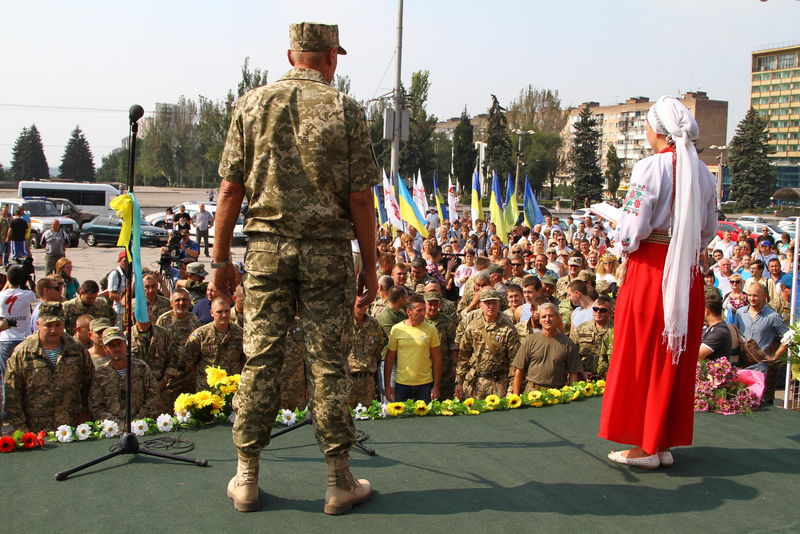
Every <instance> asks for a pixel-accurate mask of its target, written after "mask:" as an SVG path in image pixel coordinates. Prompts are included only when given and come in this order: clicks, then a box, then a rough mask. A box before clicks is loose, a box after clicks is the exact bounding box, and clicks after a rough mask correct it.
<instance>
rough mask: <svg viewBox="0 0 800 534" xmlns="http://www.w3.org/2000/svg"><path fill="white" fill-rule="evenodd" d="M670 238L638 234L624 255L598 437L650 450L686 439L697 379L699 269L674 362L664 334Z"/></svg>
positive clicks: (700, 306)
mask: <svg viewBox="0 0 800 534" xmlns="http://www.w3.org/2000/svg"><path fill="white" fill-rule="evenodd" d="M666 256H667V245H665V244H660V243H652V242H647V241H646V242H643V243H642V244H641V246H640V247H639V249H638V250H637V251H636V252H634V253H632V254H631V255H630V257H629V258H628V271H627V274H626V276H625V282H624V283H623V284H622V287H621V288H620V291H619V296H618V299H617V305H616V311H615V319H614V349H613V352H612V355H611V361H610V363H609V370H608V377H607V380H606V389H605V393H604V395H603V408H602V412H601V414H600V433H599V436H600V437H601V438H605V439H607V440H610V441H616V442H618V443H626V444H629V445H638V446H640V447H642V448H643V449H644V450H645V451H646V452H647V453H649V454H654V453H655V452H657V451H658V450H660V449H666V448H668V447H675V446H679V445H691V444H692V435H693V432H694V387H695V370H696V367H697V358H698V351H699V350H700V337H701V334H702V327H703V312H704V308H705V296H704V292H703V280H702V278H701V276H700V274H699V273H698V274H697V275H696V278H695V279H694V280H693V282H692V285H691V289H690V291H689V322H688V329H687V330H688V331H687V335H686V351H685V352H684V353H683V354H682V355H681V358H680V362H679V363H678V365H672V354H671V353H670V352H669V351H667V347H666V344H665V343H664V342H663V338H662V332H663V330H664V310H663V297H662V293H661V277H662V274H663V272H664V260H665V259H666Z"/></svg>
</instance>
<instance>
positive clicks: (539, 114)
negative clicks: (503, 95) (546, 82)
mask: <svg viewBox="0 0 800 534" xmlns="http://www.w3.org/2000/svg"><path fill="white" fill-rule="evenodd" d="M506 115H507V117H508V126H509V127H510V128H511V129H512V130H536V131H540V132H550V133H557V134H560V133H561V131H562V130H563V129H564V126H565V125H566V124H567V117H568V116H569V112H567V111H566V110H564V109H562V108H561V97H559V96H558V91H553V90H551V89H536V88H534V87H533V86H532V85H528V87H526V88H524V89H522V90H521V91H520V92H519V96H518V97H517V98H516V99H515V100H512V101H511V104H510V105H509V106H508V112H507V114H506Z"/></svg>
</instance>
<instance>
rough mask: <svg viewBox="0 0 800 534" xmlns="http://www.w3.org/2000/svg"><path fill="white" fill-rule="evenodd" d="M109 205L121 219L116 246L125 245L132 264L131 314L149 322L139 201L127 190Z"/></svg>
mask: <svg viewBox="0 0 800 534" xmlns="http://www.w3.org/2000/svg"><path fill="white" fill-rule="evenodd" d="M109 205H110V206H111V207H112V208H113V209H114V211H116V212H117V215H118V216H119V218H120V219H122V229H121V230H120V232H119V239H117V246H119V247H125V250H126V252H127V254H128V261H129V262H131V265H133V288H134V290H133V291H134V296H135V297H136V306H135V307H134V310H133V316H134V318H135V319H136V320H137V321H138V322H142V323H149V322H150V316H149V314H148V313H147V298H146V297H145V296H144V283H143V282H142V247H141V240H142V228H141V220H142V213H141V210H140V209H139V202H138V201H137V200H136V197H134V196H133V193H130V192H129V193H126V194H124V195H120V196H118V197H116V198H114V200H112V201H111V202H110V203H109Z"/></svg>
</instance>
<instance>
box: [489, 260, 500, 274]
mask: <svg viewBox="0 0 800 534" xmlns="http://www.w3.org/2000/svg"><path fill="white" fill-rule="evenodd" d="M486 272H487V273H489V274H503V268H502V267H500V266H499V265H497V264H496V263H493V264H491V265H490V266H488V267H487V268H486Z"/></svg>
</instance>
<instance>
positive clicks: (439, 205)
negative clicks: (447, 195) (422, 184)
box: [433, 175, 450, 224]
mask: <svg viewBox="0 0 800 534" xmlns="http://www.w3.org/2000/svg"><path fill="white" fill-rule="evenodd" d="M433 196H434V198H435V199H436V212H437V213H438V214H439V223H440V224H441V223H443V222H444V220H445V219H449V218H450V217H448V214H447V203H446V202H445V201H444V198H442V194H441V193H440V192H439V184H438V183H437V182H436V175H433Z"/></svg>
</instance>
